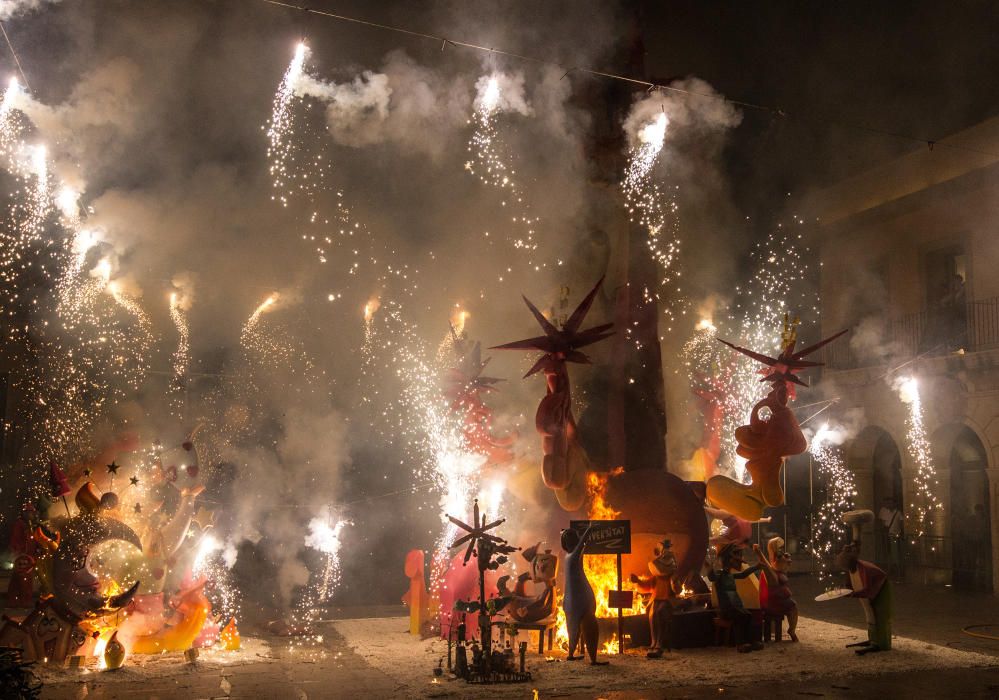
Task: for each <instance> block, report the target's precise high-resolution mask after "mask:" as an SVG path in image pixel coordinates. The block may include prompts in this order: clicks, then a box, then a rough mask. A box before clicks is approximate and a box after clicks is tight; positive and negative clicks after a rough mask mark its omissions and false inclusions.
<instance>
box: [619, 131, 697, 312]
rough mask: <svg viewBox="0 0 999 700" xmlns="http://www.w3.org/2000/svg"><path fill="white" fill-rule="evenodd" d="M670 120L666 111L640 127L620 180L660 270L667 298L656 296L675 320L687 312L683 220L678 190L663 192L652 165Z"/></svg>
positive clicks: (631, 215) (631, 213) (630, 212)
mask: <svg viewBox="0 0 999 700" xmlns="http://www.w3.org/2000/svg"><path fill="white" fill-rule="evenodd" d="M668 126H669V119H668V118H667V117H666V114H665V113H661V114H659V115H657V116H656V118H655V119H654V120H653V121H651V122H649V123H648V124H646V125H645V127H643V128H642V129H640V130H639V132H638V134H637V137H638V144H637V145H636V146H634V147H633V148H632V149H631V152H630V153H629V156H628V166H627V168H626V169H625V172H624V178H623V179H622V181H621V190H622V191H623V192H624V198H625V206H626V207H627V211H628V217H629V220H630V221H632V222H636V223H638V225H639V226H641V227H642V228H644V229H645V230H646V231H647V232H648V236H647V238H646V245H647V246H648V249H649V254H650V255H651V256H652V259H653V260H654V261H655V263H656V265H657V266H658V267H659V270H660V280H659V283H660V286H661V287H662V288H663V291H664V292H665V293H666V294H665V298H663V295H660V294H659V293H658V292H656V293H655V297H656V299H657V300H658V301H660V302H663V312H664V313H665V315H666V318H667V321H669V322H673V321H674V320H675V319H676V316H677V313H678V312H679V313H684V312H685V303H684V300H683V299H682V298H681V296H680V295H681V289H680V286H679V278H680V269H679V266H678V265H677V258H678V256H679V254H680V219H679V216H678V215H677V213H678V205H677V201H676V189H675V188H671V189H670V190H669V194H668V195H667V194H664V193H663V190H662V188H661V187H660V186H659V183H657V182H655V181H654V180H653V177H652V173H653V167H654V166H655V164H656V162H657V161H658V159H659V154H660V153H661V152H662V149H663V144H664V143H665V141H666V130H667V127H668Z"/></svg>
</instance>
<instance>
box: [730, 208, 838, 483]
mask: <svg viewBox="0 0 999 700" xmlns="http://www.w3.org/2000/svg"><path fill="white" fill-rule="evenodd" d="M796 221H797V223H799V224H800V223H801V220H796ZM810 255H811V253H810V250H809V248H808V247H807V246H806V245H805V244H804V241H803V236H802V234H800V233H796V232H792V231H789V230H788V229H786V228H785V227H784V226H783V225H780V226H778V228H777V230H776V231H775V232H771V233H770V235H768V236H767V238H766V240H764V241H761V242H760V243H757V244H756V246H755V249H754V250H753V251H752V258H753V261H754V263H755V265H756V272H755V274H754V276H753V278H752V279H751V280H750V281H749V283H748V284H747V285H745V286H740V287H736V299H735V303H734V304H733V305H732V306H731V307H730V313H729V316H728V318H727V319H725V324H724V325H725V329H724V332H725V334H731V335H734V336H735V337H737V338H738V344H739V345H742V346H744V347H749V348H753V349H754V350H756V351H758V352H762V353H766V354H770V355H776V353H778V352H779V351H780V344H781V330H782V325H781V322H782V319H783V317H784V314H785V313H788V312H789V313H791V314H792V315H798V314H800V315H801V317H802V318H804V319H806V322H808V323H809V327H817V323H818V319H819V306H818V296H817V295H816V294H815V293H814V292H813V291H811V289H810V285H809V279H808V276H809V274H810V267H809V263H808V259H809V257H810ZM806 330H807V329H806V328H805V327H804V325H803V327H802V329H800V331H799V333H800V334H801V335H804V333H805V332H806ZM725 354H726V355H727V358H726V359H725V361H724V362H725V364H724V365H723V366H724V367H727V368H728V369H727V370H726V371H724V372H722V377H721V378H722V380H723V381H722V386H720V387H719V388H720V389H722V391H721V392H720V393H721V396H723V397H724V419H723V427H722V436H721V438H722V455H721V458H720V460H719V462H720V463H719V467H720V468H722V469H723V470H724V471H727V472H728V473H730V474H732V475H734V478H736V479H738V480H739V481H743V482H745V481H746V479H747V478H748V473H747V472H746V468H745V459H743V458H742V457H739V456H738V455H737V454H736V453H735V448H736V442H735V429H736V428H737V427H739V426H740V425H742V424H744V423H745V422H746V421H747V420H748V419H749V414H750V411H751V410H752V408H753V406H754V405H755V404H756V402H757V401H759V400H760V399H762V398H763V397H764V396H765V395H766V393H767V391H768V388H769V387H768V385H767V384H766V383H763V382H760V374H759V364H758V363H757V362H755V361H754V360H752V359H750V358H748V357H745V356H744V355H742V354H740V353H733V352H728V353H725Z"/></svg>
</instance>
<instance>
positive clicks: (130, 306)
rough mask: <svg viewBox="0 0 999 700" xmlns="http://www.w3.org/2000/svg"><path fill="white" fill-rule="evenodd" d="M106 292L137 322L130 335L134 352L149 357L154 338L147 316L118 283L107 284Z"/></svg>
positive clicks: (151, 325)
mask: <svg viewBox="0 0 999 700" xmlns="http://www.w3.org/2000/svg"><path fill="white" fill-rule="evenodd" d="M107 290H108V293H109V294H110V295H111V297H112V298H113V299H114V300H115V302H117V304H118V306H120V307H121V308H123V309H124V310H125V311H127V312H128V313H129V314H131V315H132V316H133V317H134V318H135V320H136V322H137V326H138V327H137V328H136V329H135V330H134V332H133V335H132V342H133V343H135V345H136V352H137V353H138V354H139V355H140V356H141V357H150V356H151V355H152V349H153V343H154V342H155V340H156V337H155V335H154V333H153V324H152V321H150V320H149V315H148V314H147V313H146V312H145V310H144V309H143V308H142V306H141V305H140V304H139V302H138V301H137V300H136V299H135V298H134V297H132V296H129V295H128V294H126V293H125V292H124V291H123V290H122V288H121V285H120V284H119V283H118V282H115V281H111V282H108V285H107Z"/></svg>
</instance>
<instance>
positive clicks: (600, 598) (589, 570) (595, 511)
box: [555, 467, 640, 654]
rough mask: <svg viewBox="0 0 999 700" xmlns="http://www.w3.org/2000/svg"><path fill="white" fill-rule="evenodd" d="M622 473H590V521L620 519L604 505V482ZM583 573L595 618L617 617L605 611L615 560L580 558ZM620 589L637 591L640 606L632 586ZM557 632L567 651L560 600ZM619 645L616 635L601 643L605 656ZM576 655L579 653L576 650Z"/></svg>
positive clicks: (614, 580) (614, 582)
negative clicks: (593, 603) (591, 599)
mask: <svg viewBox="0 0 999 700" xmlns="http://www.w3.org/2000/svg"><path fill="white" fill-rule="evenodd" d="M623 471H624V468H623V467H618V468H617V469H615V470H613V471H612V472H610V473H609V474H600V473H597V472H591V473H590V474H588V475H587V478H586V489H587V492H588V494H589V503H590V507H589V510H588V512H587V516H588V517H589V519H590V520H615V519H617V517H618V516H620V515H621V512H620V511H618V510H615V509H614V508H613V507H612V506H611V505H610V504H609V503H607V501H606V500H605V494H606V491H607V480H608V479H609V478H610V477H611V476H614V475H617V474H620V473H621V472H623ZM583 570H584V571H585V572H586V578H587V579H588V580H589V582H590V586H592V587H593V594H594V596H595V597H596V599H597V617H598V618H611V617H617V610H616V609H614V610H612V609H611V608H609V607H607V603H608V599H609V597H610V591H613V590H617V559H616V557H614V556H613V555H610V554H607V555H600V554H597V555H593V554H591V555H587V556H585V557H583ZM621 583H622V586H621V587H622V588H623V589H624V590H626V591H627V590H630V591H636V594H635V596H634V598H633V600H634V601H635V604H639V603H638V601H639V600H640V598H639V596H638V595H637V589H636V587H635V585H634V584H633V583H631V582H630V581H628V580H627V579H625V578H623V579H622V581H621ZM631 610H633V608H625V609H623V610H622V612H624V613H625V614H629V611H631ZM556 625H557V626H556V628H555V640H556V644H558V645H559V646H560V647H562V648H563V649H568V647H569V633H568V629H567V627H566V622H565V613H564V612H563V611H562V603H561V600H559V605H558V613H557V617H556ZM618 649H619V644H618V639H617V635H614V636H612V637H611V638H610V639H608V640H606V641H604V643H603V646H602V648H601V651H602V652H603V653H604V654H616V653H618ZM577 651H578V650H577Z"/></svg>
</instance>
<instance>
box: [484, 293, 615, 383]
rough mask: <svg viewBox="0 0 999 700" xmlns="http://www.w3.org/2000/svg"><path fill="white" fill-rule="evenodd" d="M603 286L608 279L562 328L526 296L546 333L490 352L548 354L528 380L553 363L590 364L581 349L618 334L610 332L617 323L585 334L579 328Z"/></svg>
mask: <svg viewBox="0 0 999 700" xmlns="http://www.w3.org/2000/svg"><path fill="white" fill-rule="evenodd" d="M603 283H604V278H603V277H601V278H600V281H599V282H597V284H596V286H595V287H594V288H593V289H591V290H590V293H589V294H587V295H586V298H584V299H583V301H581V302H580V303H579V306H577V307H576V310H575V311H573V312H572V315H571V316H570V317H569V319H568V320H567V321H566V322H565V325H563V326H562V328H561V329H559V328H558V327H557V326H556V325H555V324H553V323H552V322H551V321H549V320H548V319H547V318H545V317H544V314H542V313H541V312H540V311H538V307H536V306H535V305H534V304H532V303H531V300H530V299H528V298H527V297H524V303H525V304H527V308H529V309H530V310H531V313H532V314H534V318H536V319H537V321H538V323H539V324H540V325H541V329H542V330H543V331H544V332H545V334H544V335H539V336H537V337H536V338H527V339H525V340H517V341H514V342H512V343H506V344H505V345H496V346H494V347H493V348H490V349H492V350H540V351H541V352H543V353H545V354H544V355H543V356H542V357H541V358H539V359H538V361H537V362H535V363H534V366H533V367H531V369H530V370H529V371H528V372H527V374H525V375H524V376H525V377H529V376H531V375H532V374H534V373H535V372H538V371H540V370H542V369H544V368H545V365H546V364H548V363H549V362H551V361H553V360H555V361H561V362H578V363H581V364H590V358H589V357H587V356H586V355H585V354H583V353H581V352H579V349H580V348H583V347H586V346H587V345H592V344H593V343H596V342H597V341H599V340H603V339H604V338H609V337H610V336H612V335H614V334H613V333H612V332H608V331H610V329H611V328H613V327H614V324H613V323H605V324H603V325H600V326H594V327H593V328H588V329H586V330H585V331H580V330H579V327H580V326H581V325H583V319H584V318H586V314H587V313H588V312H589V310H590V307H591V306H593V300H594V298H596V296H597V292H598V291H600V287H601V285H603Z"/></svg>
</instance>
